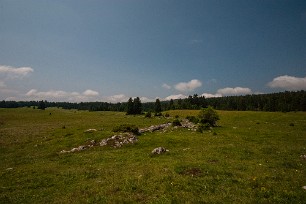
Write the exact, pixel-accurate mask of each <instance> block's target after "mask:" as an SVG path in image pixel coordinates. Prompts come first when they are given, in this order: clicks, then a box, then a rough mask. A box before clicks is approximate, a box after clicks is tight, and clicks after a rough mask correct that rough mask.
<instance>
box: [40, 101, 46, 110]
mask: <svg viewBox="0 0 306 204" xmlns="http://www.w3.org/2000/svg"><path fill="white" fill-rule="evenodd" d="M38 109H41V110H45V109H46V104H45V102H44V101H39V103H38Z"/></svg>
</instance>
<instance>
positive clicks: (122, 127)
mask: <svg viewBox="0 0 306 204" xmlns="http://www.w3.org/2000/svg"><path fill="white" fill-rule="evenodd" d="M113 132H132V133H134V134H139V130H138V127H136V126H135V125H128V124H123V125H119V126H116V127H114V128H113Z"/></svg>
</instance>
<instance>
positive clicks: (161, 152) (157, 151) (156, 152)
mask: <svg viewBox="0 0 306 204" xmlns="http://www.w3.org/2000/svg"><path fill="white" fill-rule="evenodd" d="M165 152H169V150H168V149H166V148H164V147H157V148H155V149H153V151H152V152H151V153H152V154H163V153H165Z"/></svg>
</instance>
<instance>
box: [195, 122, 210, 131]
mask: <svg viewBox="0 0 306 204" xmlns="http://www.w3.org/2000/svg"><path fill="white" fill-rule="evenodd" d="M210 128H211V125H210V124H209V123H205V124H200V125H199V126H198V128H197V132H200V133H202V132H204V131H205V130H210Z"/></svg>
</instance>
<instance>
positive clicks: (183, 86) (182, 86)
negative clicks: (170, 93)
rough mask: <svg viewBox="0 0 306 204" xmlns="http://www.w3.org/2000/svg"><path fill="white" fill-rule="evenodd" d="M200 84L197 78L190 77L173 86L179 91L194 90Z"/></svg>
mask: <svg viewBox="0 0 306 204" xmlns="http://www.w3.org/2000/svg"><path fill="white" fill-rule="evenodd" d="M201 86H202V82H201V81H199V80H197V79H192V80H191V81H189V82H180V83H178V84H176V85H175V86H174V88H175V89H176V90H178V91H181V92H186V91H194V90H195V89H196V88H199V87H201Z"/></svg>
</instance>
